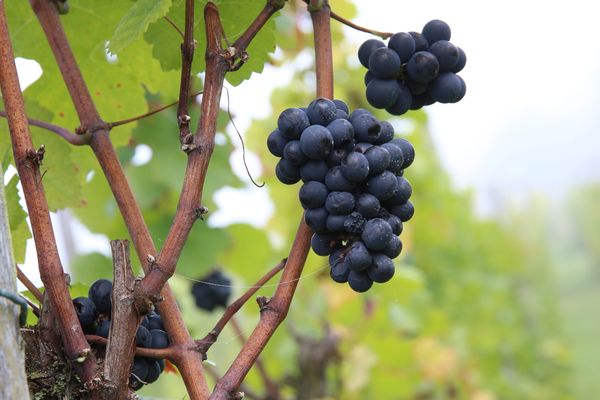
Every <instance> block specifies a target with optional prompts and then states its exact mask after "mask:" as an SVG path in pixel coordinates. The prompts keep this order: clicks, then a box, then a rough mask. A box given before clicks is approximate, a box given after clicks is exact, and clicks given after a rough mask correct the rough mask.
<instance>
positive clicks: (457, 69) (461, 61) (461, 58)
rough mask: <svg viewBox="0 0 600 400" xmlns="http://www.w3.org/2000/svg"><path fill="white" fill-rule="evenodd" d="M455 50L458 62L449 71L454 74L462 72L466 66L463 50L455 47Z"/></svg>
mask: <svg viewBox="0 0 600 400" xmlns="http://www.w3.org/2000/svg"><path fill="white" fill-rule="evenodd" d="M457 49H458V62H457V63H456V65H455V66H454V67H453V68H452V69H451V70H450V72H454V73H457V72H460V71H462V69H463V68H464V67H465V65H466V64H467V55H466V54H465V52H464V50H463V49H461V48H460V47H457Z"/></svg>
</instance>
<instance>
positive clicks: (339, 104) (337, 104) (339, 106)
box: [333, 99, 350, 114]
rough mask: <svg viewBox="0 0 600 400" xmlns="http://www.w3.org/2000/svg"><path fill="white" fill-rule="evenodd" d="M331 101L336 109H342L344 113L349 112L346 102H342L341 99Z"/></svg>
mask: <svg viewBox="0 0 600 400" xmlns="http://www.w3.org/2000/svg"><path fill="white" fill-rule="evenodd" d="M333 103H334V104H335V107H336V108H337V109H338V110H342V111H343V112H345V113H346V114H348V113H349V112H350V109H349V108H348V105H347V104H346V103H344V102H343V101H342V100H339V99H333Z"/></svg>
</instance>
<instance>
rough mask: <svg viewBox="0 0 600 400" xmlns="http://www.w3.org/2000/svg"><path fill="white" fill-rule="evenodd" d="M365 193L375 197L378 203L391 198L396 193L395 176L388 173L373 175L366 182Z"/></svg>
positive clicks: (396, 181)
mask: <svg viewBox="0 0 600 400" xmlns="http://www.w3.org/2000/svg"><path fill="white" fill-rule="evenodd" d="M367 191H368V192H369V193H371V194H372V195H373V196H375V197H377V198H378V199H379V201H385V200H387V199H389V198H391V197H393V196H394V195H395V194H396V192H397V191H398V180H397V178H396V175H394V174H393V173H392V172H390V171H383V172H382V173H380V174H377V175H373V176H372V177H370V178H369V180H368V181H367Z"/></svg>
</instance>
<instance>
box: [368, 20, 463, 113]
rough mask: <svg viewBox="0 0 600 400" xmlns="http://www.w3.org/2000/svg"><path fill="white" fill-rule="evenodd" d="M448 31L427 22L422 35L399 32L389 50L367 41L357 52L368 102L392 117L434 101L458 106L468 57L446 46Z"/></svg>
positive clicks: (440, 23)
mask: <svg viewBox="0 0 600 400" xmlns="http://www.w3.org/2000/svg"><path fill="white" fill-rule="evenodd" d="M449 40H450V27H449V26H448V24H446V23H445V22H443V21H440V20H433V21H429V22H428V23H427V24H425V26H424V27H423V31H422V33H418V32H408V33H407V32H400V33H396V34H394V35H392V36H391V37H390V40H389V41H388V44H387V46H386V45H385V43H384V42H382V41H381V40H377V39H369V40H367V41H366V42H364V43H363V44H362V45H361V46H360V48H359V49H358V59H359V61H360V63H361V64H362V65H363V66H365V67H366V68H368V71H367V73H366V74H365V85H366V86H367V91H366V96H367V101H368V102H369V104H371V105H372V106H373V107H375V108H385V109H386V111H387V112H389V113H390V114H393V115H402V114H404V113H405V112H407V111H408V110H418V109H420V108H421V107H423V106H428V105H431V104H433V103H435V102H436V101H437V102H439V103H456V102H458V101H460V100H461V99H462V98H463V97H464V95H465V93H466V90H467V87H466V85H465V81H464V80H463V79H462V78H461V77H460V76H458V75H457V74H456V73H457V72H459V71H461V70H462V69H463V68H464V66H465V64H466V62H467V56H466V54H465V52H464V51H463V50H462V49H461V48H460V47H457V46H455V45H454V44H452V43H450V41H449Z"/></svg>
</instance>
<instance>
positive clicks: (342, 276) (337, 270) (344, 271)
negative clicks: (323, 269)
mask: <svg viewBox="0 0 600 400" xmlns="http://www.w3.org/2000/svg"><path fill="white" fill-rule="evenodd" d="M329 265H331V269H330V270H329V276H331V279H333V281H334V282H337V283H346V282H348V275H349V274H350V268H348V265H347V263H346V262H344V261H343V260H341V261H336V262H335V263H334V264H331V261H330V264H329Z"/></svg>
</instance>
